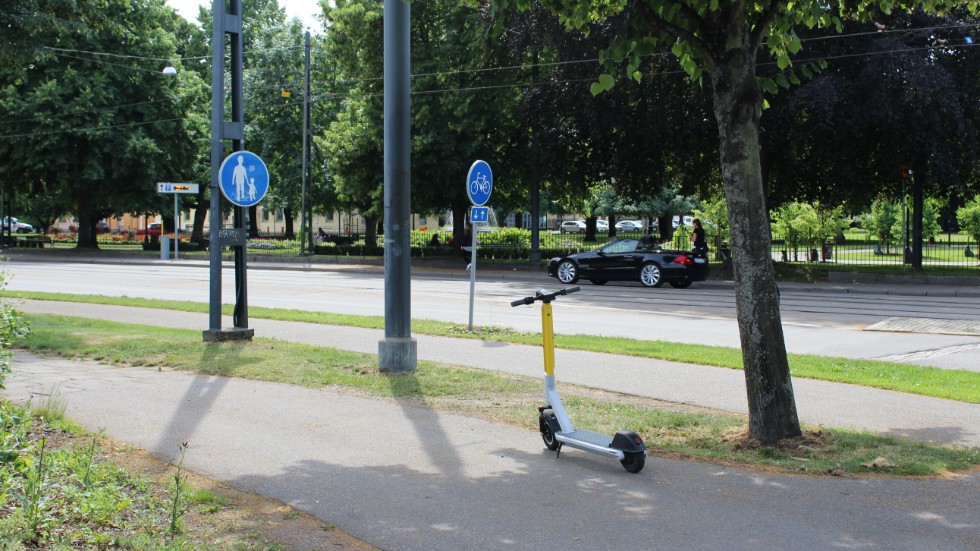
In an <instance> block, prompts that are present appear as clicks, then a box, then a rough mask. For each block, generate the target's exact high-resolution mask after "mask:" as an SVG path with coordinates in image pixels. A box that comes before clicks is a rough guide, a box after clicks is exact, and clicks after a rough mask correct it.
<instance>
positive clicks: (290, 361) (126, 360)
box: [25, 315, 980, 475]
mask: <svg viewBox="0 0 980 551" xmlns="http://www.w3.org/2000/svg"><path fill="white" fill-rule="evenodd" d="M26 317H27V318H28V319H30V321H31V323H32V333H31V335H30V336H29V337H28V338H27V339H26V341H25V346H27V347H28V348H29V349H31V350H33V351H36V352H41V353H44V352H50V353H57V354H61V355H64V356H68V357H75V358H94V359H99V360H101V361H104V362H107V363H112V364H116V365H141V366H158V367H161V368H162V367H168V368H175V369H181V370H187V371H191V372H194V373H202V374H210V375H223V376H235V377H243V378H250V379H257V380H267V381H278V382H285V383H292V384H298V385H304V386H309V387H329V388H334V389H342V390H343V391H345V392H354V393H358V394H362V395H370V396H377V397H383V398H397V399H407V400H412V401H415V402H417V403H419V404H420V405H423V406H427V407H432V408H437V409H446V410H452V411H457V412H461V413H464V414H468V415H475V416H480V417H485V418H489V419H493V420H495V421H499V422H506V423H511V424H515V425H519V426H522V427H525V428H527V429H529V430H531V431H535V430H537V414H536V406H537V404H538V403H539V400H540V394H541V388H540V384H541V383H540V381H538V380H537V379H531V378H527V377H519V376H512V375H503V374H499V373H493V372H487V371H482V370H477V369H471V368H464V367H455V366H447V365H440V364H435V363H432V362H419V367H418V370H417V371H416V372H414V373H412V374H409V375H392V374H382V373H380V372H379V371H378V369H377V358H376V356H374V355H371V354H361V353H353V352H346V351H340V350H335V349H330V348H324V347H316V346H311V345H306V344H298V343H290V342H283V341H276V340H270V339H262V338H257V339H255V340H254V341H252V342H239V343H221V344H205V343H203V342H202V340H201V335H200V332H199V331H194V330H178V329H169V328H159V327H148V326H134V325H130V324H121V323H113V322H106V321H101V320H92V319H87V318H74V317H66V316H51V315H28V316H26ZM562 392H563V394H564V395H565V400H566V406H567V408H568V409H569V412H570V415H572V416H573V418H575V419H576V424H577V425H580V426H581V428H585V429H591V430H595V431H599V432H605V433H609V434H611V433H612V432H614V431H615V430H618V429H620V428H623V427H630V428H633V429H634V430H637V431H638V432H639V433H640V434H641V435H642V436H643V437H644V439H645V440H646V441H647V442H648V444H649V445H650V446H651V448H653V449H654V450H655V451H654V453H655V454H656V453H658V452H659V453H665V454H672V455H677V456H681V457H686V458H699V459H703V460H711V461H722V462H733V463H739V464H754V465H765V466H767V467H771V468H774V469H778V470H783V471H794V472H802V471H805V472H810V473H828V472H849V473H867V472H885V473H891V474H898V475H933V474H938V473H943V472H949V471H961V470H964V469H969V468H972V467H973V466H976V465H978V464H980V450H977V449H966V448H962V447H955V448H954V447H943V446H931V445H926V444H920V443H915V442H909V441H904V440H901V439H896V438H890V437H882V436H878V435H873V434H869V433H864V432H856V431H846V430H837V429H833V430H830V429H811V430H808V431H807V433H806V435H805V437H804V438H801V439H798V440H794V441H791V442H783V443H781V445H780V446H777V447H767V446H759V445H756V444H753V443H752V442H751V441H748V440H747V439H746V438H745V437H744V432H745V431H744V429H745V426H746V420H745V419H744V417H742V416H737V415H727V414H718V413H711V412H698V411H693V412H692V411H678V410H676V409H671V408H665V407H663V405H662V404H661V405H657V404H653V403H651V401H647V400H642V399H638V398H629V397H623V396H619V395H611V394H606V393H602V392H596V391H589V390H586V389H576V388H573V387H563V390H562ZM528 437H529V438H533V437H535V436H533V435H532V434H529V435H528Z"/></svg>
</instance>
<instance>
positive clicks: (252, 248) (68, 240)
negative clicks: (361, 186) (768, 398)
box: [6, 228, 980, 268]
mask: <svg viewBox="0 0 980 551" xmlns="http://www.w3.org/2000/svg"><path fill="white" fill-rule="evenodd" d="M642 236H643V234H642V233H641V232H617V235H616V236H615V239H624V238H626V239H639V238H640V237H642ZM166 237H167V238H168V239H167V241H169V246H170V248H171V250H173V246H174V245H173V236H172V234H171V235H169V236H166ZM180 237H181V240H180V244H179V250H180V253H181V254H190V253H195V252H198V251H201V252H203V251H206V250H207V243H204V244H198V243H194V242H190V241H189V240H188V238H189V237H190V233H187V234H184V233H181V234H180ZM612 239H613V238H610V237H609V235H608V234H607V233H603V232H600V233H597V234H596V236H595V239H594V240H587V239H586V234H585V233H584V232H581V233H560V232H555V231H542V232H541V233H540V234H539V251H540V255H541V258H543V259H547V258H551V257H553V256H561V255H564V254H569V253H575V252H582V251H589V250H593V249H596V248H598V247H601V246H602V245H605V244H606V243H608V242H609V241H611V240H612ZM162 241H163V240H162V239H160V236H156V235H135V234H132V233H129V234H126V233H124V234H118V233H116V234H111V233H106V234H100V235H99V237H98V243H99V248H100V249H104V250H117V251H134V252H138V251H146V252H149V253H154V254H159V252H160V247H161V242H162ZM313 241H314V246H313V251H312V252H313V254H316V255H334V256H355V257H378V256H384V249H383V236H378V237H377V238H376V240H375V242H374V243H370V242H368V241H367V240H366V239H365V236H364V235H363V234H350V235H322V236H316V237H314V240H313ZM478 241H479V247H478V249H477V251H478V256H479V257H480V258H488V259H500V260H521V259H527V258H528V257H529V255H530V252H531V232H530V231H529V230H525V229H517V228H503V229H500V230H494V231H486V232H483V231H481V232H479V237H478ZM680 241H683V239H682V240H679V242H678V244H676V245H675V244H671V243H665V246H667V247H672V246H676V247H679V248H686V247H684V246H683V245H685V243H680ZM899 241H900V239H893V238H890V237H889V238H888V239H884V240H882V239H879V238H878V237H877V236H874V235H871V234H869V233H868V232H867V231H864V230H862V229H860V228H853V229H850V230H848V231H846V232H845V233H844V234H842V235H839V236H837V238H836V239H833V240H828V241H826V242H823V243H817V242H788V241H787V240H786V239H784V238H782V237H781V236H779V235H774V236H773V239H772V258H773V260H774V261H775V262H786V263H812V262H819V263H825V264H827V263H829V264H837V265H856V266H902V265H907V264H909V263H910V262H911V260H912V259H911V247H910V246H908V247H902V245H901V243H900V242H899ZM76 244H77V235H75V234H69V233H61V234H49V235H37V234H27V235H20V234H18V235H14V236H11V238H10V239H9V242H7V243H6V245H7V246H18V247H49V248H50V247H53V248H65V249H67V248H74V247H75V246H76ZM247 247H248V251H249V254H251V255H256V256H270V255H271V256H298V255H299V254H300V253H301V252H307V253H308V252H309V251H303V249H301V247H300V242H299V240H298V239H286V238H285V237H283V236H281V235H260V236H259V237H256V238H249V239H248V242H247ZM714 249H715V250H713V251H712V253H713V254H712V255H711V256H712V258H713V259H714V260H717V261H724V260H726V258H727V257H728V254H730V253H729V251H728V250H727V248H726V246H725V244H723V245H722V246H721V247H714ZM978 249H980V247H978V244H977V243H976V242H974V241H973V240H972V239H970V238H969V236H967V235H964V234H959V233H945V234H940V235H937V236H934V237H933V238H931V239H929V240H928V241H927V242H924V243H923V245H922V264H923V266H924V267H956V268H967V267H969V268H977V267H978V266H980V262H978V260H980V259H977V258H976V255H977V254H978V252H980V250H978ZM411 254H412V256H413V257H453V256H457V255H458V254H459V248H458V247H457V246H456V244H455V243H453V236H452V233H451V232H444V231H437V232H429V231H413V232H412V233H411Z"/></svg>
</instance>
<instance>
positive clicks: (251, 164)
mask: <svg viewBox="0 0 980 551" xmlns="http://www.w3.org/2000/svg"><path fill="white" fill-rule="evenodd" d="M218 184H219V187H220V188H221V194H222V195H224V196H225V199H228V200H229V201H231V203H232V204H233V205H237V206H239V207H251V206H254V205H257V204H258V203H259V201H261V200H262V199H263V198H264V197H265V194H266V193H267V192H268V191H269V169H268V168H266V166H265V163H264V162H262V159H260V158H259V156H258V155H256V154H255V153H251V152H249V151H236V152H234V153H232V154H231V155H228V156H227V157H225V160H224V161H222V162H221V168H220V169H218Z"/></svg>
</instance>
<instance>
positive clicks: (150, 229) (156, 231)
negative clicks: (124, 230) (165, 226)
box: [136, 222, 161, 235]
mask: <svg viewBox="0 0 980 551" xmlns="http://www.w3.org/2000/svg"><path fill="white" fill-rule="evenodd" d="M160 232H161V228H160V223H159V222H153V223H151V224H147V225H146V228H140V229H138V230H136V235H160Z"/></svg>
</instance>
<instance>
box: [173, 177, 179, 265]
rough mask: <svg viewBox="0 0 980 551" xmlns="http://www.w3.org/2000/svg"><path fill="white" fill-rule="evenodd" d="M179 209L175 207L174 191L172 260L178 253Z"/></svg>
mask: <svg viewBox="0 0 980 551" xmlns="http://www.w3.org/2000/svg"><path fill="white" fill-rule="evenodd" d="M179 251H180V211H179V210H178V209H177V194H176V193H174V260H177V258H178V256H177V255H179V254H180V252H179Z"/></svg>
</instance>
